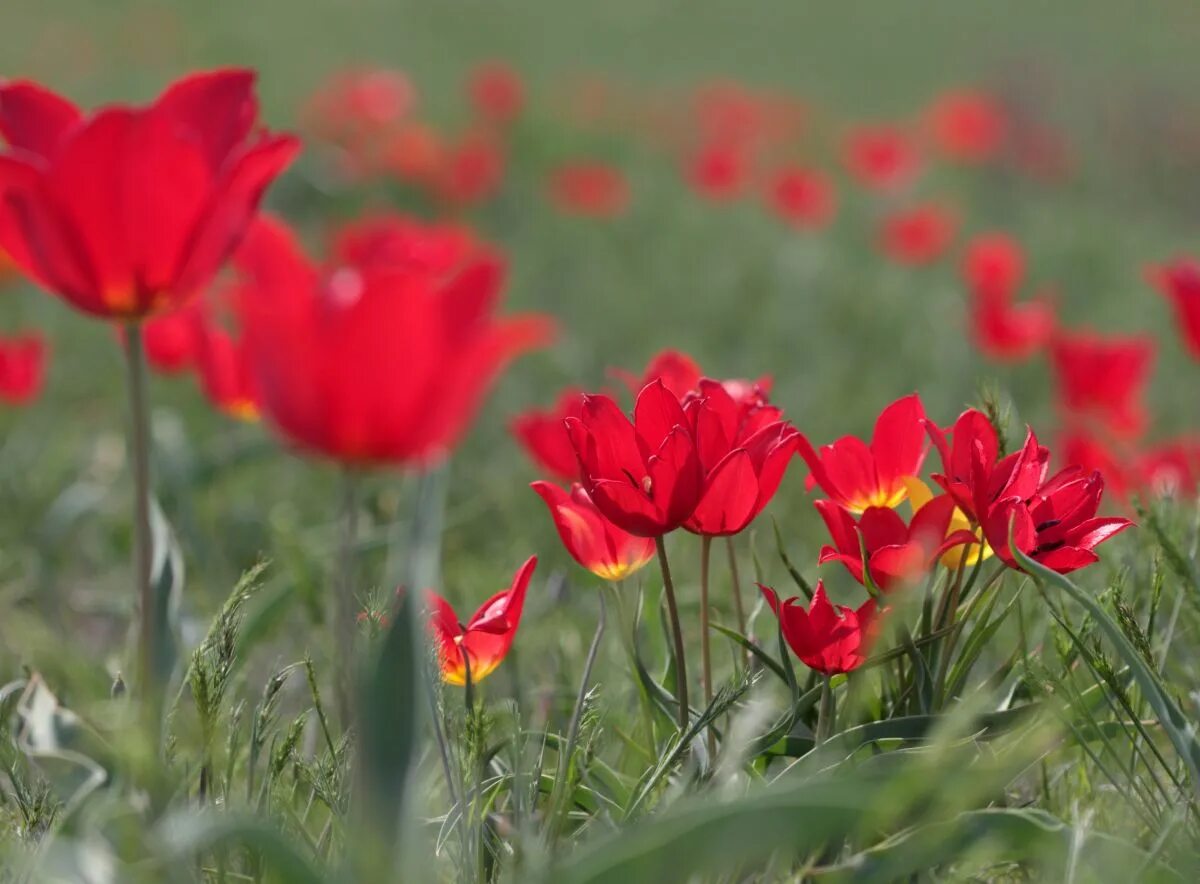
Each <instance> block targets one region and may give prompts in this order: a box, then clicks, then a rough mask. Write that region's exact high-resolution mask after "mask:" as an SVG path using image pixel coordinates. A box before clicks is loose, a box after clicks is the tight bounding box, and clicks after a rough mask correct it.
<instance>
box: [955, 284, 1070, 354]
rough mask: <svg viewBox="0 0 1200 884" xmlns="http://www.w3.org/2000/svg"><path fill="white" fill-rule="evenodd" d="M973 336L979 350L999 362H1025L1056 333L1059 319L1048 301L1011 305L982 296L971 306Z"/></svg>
mask: <svg viewBox="0 0 1200 884" xmlns="http://www.w3.org/2000/svg"><path fill="white" fill-rule="evenodd" d="M970 320H971V336H972V339H973V340H974V341H975V346H976V347H978V348H979V352H980V353H982V354H983V355H984V356H985V357H987V358H989V359H994V360H996V361H997V362H1021V361H1023V360H1025V359H1028V358H1029V357H1031V356H1033V355H1034V354H1035V353H1037V352H1039V351H1040V350H1042V349H1043V348H1044V347H1045V346H1046V345H1047V344H1048V343H1049V342H1050V340H1051V339H1052V338H1053V337H1054V332H1055V328H1056V325H1057V321H1056V319H1055V316H1054V308H1053V307H1052V306H1051V305H1050V303H1049V302H1048V301H1044V300H1041V301H1029V302H1027V303H1024V304H1017V305H1009V304H1005V303H1002V302H998V301H996V300H993V299H990V298H989V299H980V300H977V301H975V302H974V303H973V304H972V305H971V307H970Z"/></svg>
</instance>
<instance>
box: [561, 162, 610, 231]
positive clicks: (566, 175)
mask: <svg viewBox="0 0 1200 884" xmlns="http://www.w3.org/2000/svg"><path fill="white" fill-rule="evenodd" d="M548 191H549V194H550V199H551V200H552V201H553V202H554V205H555V206H556V207H557V208H558V209H559V210H560V211H562V212H563V213H565V214H568V215H582V216H585V217H590V218H614V217H616V216H618V215H620V214H622V213H624V211H625V210H626V209H627V208H628V207H629V182H628V181H626V180H625V175H624V174H623V173H622V172H621V171H620V170H619V169H615V168H613V167H612V166H607V165H605V164H603V163H571V164H568V165H564V166H560V167H559V168H557V169H555V170H554V172H553V173H551V175H550V180H549V186H548Z"/></svg>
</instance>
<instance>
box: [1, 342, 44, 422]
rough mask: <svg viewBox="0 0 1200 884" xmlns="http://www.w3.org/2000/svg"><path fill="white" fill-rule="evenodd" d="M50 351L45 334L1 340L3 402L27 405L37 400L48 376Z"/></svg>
mask: <svg viewBox="0 0 1200 884" xmlns="http://www.w3.org/2000/svg"><path fill="white" fill-rule="evenodd" d="M46 352H47V347H46V343H45V341H43V340H42V337H41V335H37V334H23V335H17V336H16V337H12V338H0V402H4V403H6V404H8V405H26V404H28V403H29V402H32V401H33V400H34V399H36V398H37V395H38V393H40V392H41V390H42V382H43V381H44V379H45V375H46Z"/></svg>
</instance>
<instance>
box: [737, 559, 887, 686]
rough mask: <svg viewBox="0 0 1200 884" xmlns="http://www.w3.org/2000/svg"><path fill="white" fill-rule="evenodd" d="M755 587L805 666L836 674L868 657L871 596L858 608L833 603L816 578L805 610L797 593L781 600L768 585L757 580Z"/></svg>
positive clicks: (872, 626)
mask: <svg viewBox="0 0 1200 884" xmlns="http://www.w3.org/2000/svg"><path fill="white" fill-rule="evenodd" d="M758 588H759V589H760V590H761V591H762V594H763V598H765V599H766V600H767V604H768V605H770V606H771V611H772V612H773V613H774V614H775V616H776V617H777V618H778V619H779V625H780V628H781V630H782V632H783V637H784V639H785V640H786V641H787V643H788V646H789V647H790V648H791V649H792V653H794V654H795V655H796V656H797V657H799V658H800V661H801V662H802V663H803V664H804V665H805V666H807V667H808V668H810V669H815V670H816V671H817V672H820V673H822V674H824V675H837V674H838V673H840V672H852V671H853V670H855V669H857V668H858V667H859V666H862V665H863V663H865V662H866V661H867V651H868V650H869V648H870V645H871V640H872V638H873V637H874V632H875V625H876V610H875V600H874V599H867V601H866V602H864V603H863V604H862V605H860V606H859V607H858V609H857V610H854V609H852V608H847V607H844V606H843V605H837V606H836V607H835V606H834V605H832V604H831V603H830V601H829V597H828V596H827V595H826V594H825V584H824V583H823V582H822V581H820V580H818V581H817V586H816V589H815V590H814V592H813V597H812V602H811V603H810V604H809V607H808V610H807V611H806V610H805V609H804V608H803V607H802V606H801V605H800V604H799V602H800V599H798V598H796V597H793V598H790V599H788V600H787V601H785V602H780V600H779V596H778V595H776V593H775V590H773V589H771V588H770V587H769V586H763V585H762V584H761V583H760V584H759V585H758Z"/></svg>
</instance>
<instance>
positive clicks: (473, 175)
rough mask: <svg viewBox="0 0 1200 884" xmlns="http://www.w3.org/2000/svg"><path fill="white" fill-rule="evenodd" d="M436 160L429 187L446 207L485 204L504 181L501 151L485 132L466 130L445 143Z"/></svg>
mask: <svg viewBox="0 0 1200 884" xmlns="http://www.w3.org/2000/svg"><path fill="white" fill-rule="evenodd" d="M437 160H438V162H437V165H436V168H435V169H434V170H433V172H432V174H431V175H430V181H429V183H430V187H431V189H432V191H433V195H434V196H436V197H437V198H438V199H439V200H441V201H442V202H444V203H446V204H447V205H448V206H449V207H450V208H455V209H462V208H467V207H470V206H476V205H479V204H480V203H483V202H486V201H487V200H489V199H491V198H492V197H493V196H494V195H495V194H496V191H498V190H499V189H500V185H501V184H502V183H503V182H504V170H505V163H506V160H505V155H504V150H503V147H502V145H501V144H500V143H499V142H498V141H497V140H496V138H495V136H494V135H492V134H491V133H489V132H484V131H468V132H467V133H465V134H464V135H461V136H459V137H458V138H456V139H454V140H452V141H450V142H449V143H447V144H445V145H444V146H443V149H442V151H441V152H440V153H439V155H438V157H437Z"/></svg>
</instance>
